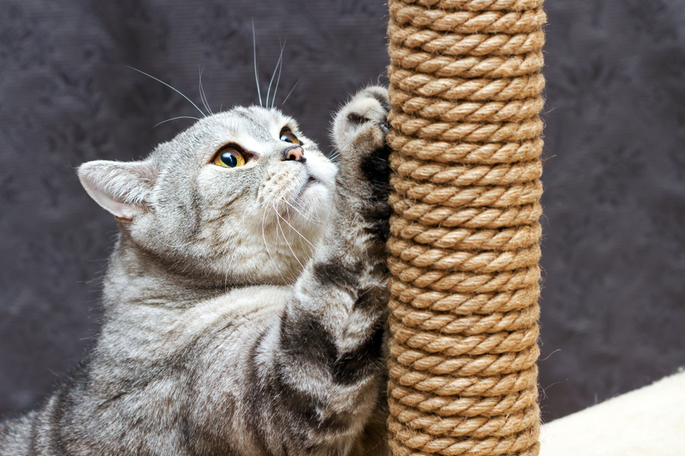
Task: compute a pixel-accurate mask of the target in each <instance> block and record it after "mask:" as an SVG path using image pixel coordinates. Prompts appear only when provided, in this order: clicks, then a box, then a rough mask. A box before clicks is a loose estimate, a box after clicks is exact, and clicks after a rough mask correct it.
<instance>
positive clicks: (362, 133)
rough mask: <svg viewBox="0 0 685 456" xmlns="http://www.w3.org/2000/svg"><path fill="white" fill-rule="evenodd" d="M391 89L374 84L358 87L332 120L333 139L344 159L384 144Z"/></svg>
mask: <svg viewBox="0 0 685 456" xmlns="http://www.w3.org/2000/svg"><path fill="white" fill-rule="evenodd" d="M389 110H390V100H389V99H388V90H387V89H386V88H384V87H379V86H371V87H367V88H365V89H363V90H361V91H359V92H358V93H357V94H356V95H355V96H354V97H352V99H351V100H350V101H349V102H348V103H347V104H346V105H345V106H344V107H343V108H342V109H341V110H340V111H339V112H338V114H337V115H336V116H335V120H334V122H333V142H334V144H335V146H336V148H337V149H338V151H339V152H340V155H341V156H342V158H343V160H345V158H346V156H347V157H349V158H352V157H350V156H360V155H361V156H364V155H367V154H369V153H372V152H374V151H376V150H378V149H382V148H383V147H384V146H385V137H386V135H387V134H388V131H389V130H390V128H389V125H388V122H387V117H388V111H389Z"/></svg>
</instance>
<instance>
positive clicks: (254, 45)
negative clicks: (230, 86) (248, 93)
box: [252, 19, 268, 107]
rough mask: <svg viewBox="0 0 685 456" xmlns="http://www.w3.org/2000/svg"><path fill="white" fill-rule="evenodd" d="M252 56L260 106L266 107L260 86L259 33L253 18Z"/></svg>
mask: <svg viewBox="0 0 685 456" xmlns="http://www.w3.org/2000/svg"><path fill="white" fill-rule="evenodd" d="M252 58H253V59H254V80H255V83H256V84H257V96H258V97H259V106H261V107H264V104H263V103H262V90H261V89H260V88H259V72H258V71H257V35H256V33H255V29H254V19H252ZM267 101H268V100H267Z"/></svg>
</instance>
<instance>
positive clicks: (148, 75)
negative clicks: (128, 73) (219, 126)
mask: <svg viewBox="0 0 685 456" xmlns="http://www.w3.org/2000/svg"><path fill="white" fill-rule="evenodd" d="M128 68H130V69H132V70H133V71H137V72H138V73H140V74H143V75H145V76H147V77H148V78H151V79H154V80H155V81H157V82H159V83H160V84H164V85H165V86H167V87H168V88H170V89H171V90H173V91H174V92H176V93H177V94H179V95H180V96H182V97H183V98H185V99H186V100H188V103H190V104H191V105H193V106H194V107H195V109H197V110H198V111H199V112H200V114H202V117H207V114H205V113H204V111H202V109H200V108H199V107H198V106H197V105H196V104H195V103H193V100H191V99H190V98H188V97H186V96H185V95H184V94H183V92H181V91H180V90H178V89H177V88H176V87H173V86H171V85H169V84H167V83H166V82H164V81H162V80H161V79H157V78H156V77H154V76H152V75H150V74H147V73H146V72H144V71H142V70H139V69H138V68H133V67H132V66H129V67H128Z"/></svg>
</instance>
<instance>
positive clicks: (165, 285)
mask: <svg viewBox="0 0 685 456" xmlns="http://www.w3.org/2000/svg"><path fill="white" fill-rule="evenodd" d="M103 291H104V304H105V307H106V308H112V307H115V306H118V305H129V306H130V305H137V306H155V307H159V306H161V307H165V308H169V309H171V308H186V307H188V306H191V305H193V304H195V303H197V302H199V301H202V300H205V299H210V298H213V297H215V296H218V295H220V294H221V293H224V292H226V291H227V287H225V286H223V284H221V285H220V284H219V283H218V280H217V278H211V277H199V276H189V275H184V274H182V273H180V272H178V271H174V270H173V267H170V265H169V264H165V262H164V261H162V260H160V258H158V257H155V255H153V254H151V253H150V252H147V251H146V250H145V249H144V248H143V247H141V246H140V245H138V244H136V243H135V242H134V241H133V240H132V239H131V238H130V236H128V234H127V232H126V231H121V232H120V235H119V239H118V241H117V243H116V245H115V247H114V252H113V254H112V257H111V258H110V263H109V267H108V269H107V274H106V276H105V280H104V290H103Z"/></svg>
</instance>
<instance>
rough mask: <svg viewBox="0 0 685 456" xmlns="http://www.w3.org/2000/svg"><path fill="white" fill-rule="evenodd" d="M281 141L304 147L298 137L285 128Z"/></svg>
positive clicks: (282, 131)
mask: <svg viewBox="0 0 685 456" xmlns="http://www.w3.org/2000/svg"><path fill="white" fill-rule="evenodd" d="M279 139H280V140H281V141H285V142H289V143H293V144H297V145H298V146H299V145H302V143H301V142H300V140H299V139H297V136H295V134H294V133H293V132H292V131H290V130H288V129H287V128H284V129H283V130H281V137H280V138H279Z"/></svg>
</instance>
